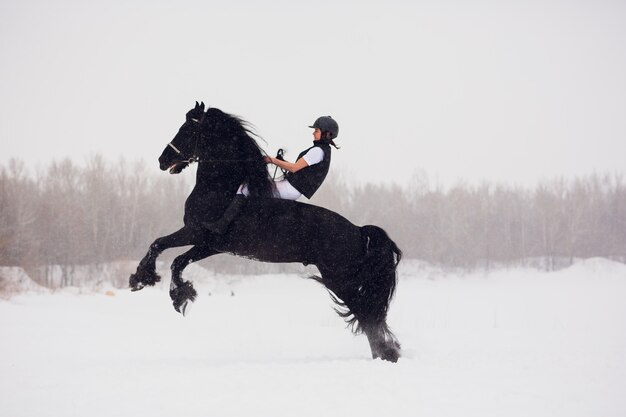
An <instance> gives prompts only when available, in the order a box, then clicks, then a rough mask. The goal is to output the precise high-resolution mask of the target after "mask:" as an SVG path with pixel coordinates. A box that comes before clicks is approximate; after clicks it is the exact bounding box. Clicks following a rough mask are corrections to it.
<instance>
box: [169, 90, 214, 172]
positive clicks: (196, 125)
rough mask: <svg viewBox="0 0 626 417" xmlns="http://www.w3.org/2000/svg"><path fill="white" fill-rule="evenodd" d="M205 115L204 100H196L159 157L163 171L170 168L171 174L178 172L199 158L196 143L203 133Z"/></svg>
mask: <svg viewBox="0 0 626 417" xmlns="http://www.w3.org/2000/svg"><path fill="white" fill-rule="evenodd" d="M204 115H205V113H204V102H202V103H201V104H199V103H198V102H197V101H196V106H195V107H194V108H193V109H191V110H189V111H188V112H187V114H186V115H185V122H184V123H183V124H182V126H181V127H180V129H178V133H176V135H175V136H174V139H172V140H171V142H170V143H168V144H167V146H166V147H165V149H164V150H163V152H162V153H161V156H160V157H159V166H160V168H161V170H162V171H165V170H166V169H169V171H170V174H178V173H180V172H181V171H182V170H183V169H185V168H186V167H187V166H188V165H189V164H190V163H191V162H193V161H194V159H195V158H197V156H196V155H195V153H196V143H197V141H198V140H199V139H200V136H201V135H202V130H203V124H204Z"/></svg>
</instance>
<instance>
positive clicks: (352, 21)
mask: <svg viewBox="0 0 626 417" xmlns="http://www.w3.org/2000/svg"><path fill="white" fill-rule="evenodd" d="M0 59H1V65H0V144H1V151H0V163H5V162H6V161H8V159H9V158H10V157H18V158H21V159H23V160H25V161H27V162H28V163H29V165H37V164H45V163H47V162H48V161H50V160H51V159H52V158H57V159H59V158H62V157H66V156H68V157H71V158H72V159H73V160H75V161H77V162H81V161H84V160H85V159H86V158H87V157H89V156H90V155H93V154H95V153H102V154H104V155H105V156H106V157H107V158H110V159H116V158H117V157H118V156H120V155H124V156H125V157H126V158H127V159H137V158H143V159H145V160H147V161H148V162H150V163H154V169H155V170H157V169H158V168H157V162H156V159H157V157H158V156H159V154H160V153H161V151H162V149H163V147H164V145H165V144H166V143H167V142H168V141H169V140H170V139H171V138H172V137H173V135H174V134H175V132H176V131H177V130H178V127H179V125H180V124H181V123H182V122H183V119H184V114H185V113H186V112H187V110H188V109H189V108H191V107H192V106H193V104H194V102H195V100H204V101H205V103H207V104H209V105H211V106H215V107H219V108H220V109H222V110H224V111H227V112H232V113H235V114H238V115H240V116H242V117H243V118H245V119H247V120H248V121H250V122H251V123H253V124H254V125H255V126H256V128H257V131H258V133H259V134H260V135H261V136H263V137H264V138H265V139H266V141H267V142H268V144H267V145H264V147H265V149H266V150H267V151H268V152H269V153H272V154H273V153H275V152H276V149H277V148H278V147H281V146H282V147H285V148H287V150H288V155H287V157H288V159H289V158H291V159H293V158H294V157H295V156H296V155H297V154H298V152H299V151H300V150H302V149H304V148H306V147H308V144H309V142H310V140H311V139H312V136H311V130H310V129H309V128H308V127H307V126H308V125H309V124H311V123H312V122H313V121H314V120H315V118H316V117H317V116H320V115H328V114H329V115H332V116H333V117H335V119H337V120H338V122H339V124H340V136H339V139H338V141H337V142H338V143H339V144H340V145H341V146H342V149H341V150H340V151H337V152H335V153H334V154H333V158H334V159H333V167H332V168H331V169H332V170H340V171H341V172H343V173H345V174H346V175H347V176H348V177H349V178H353V179H355V178H358V179H361V180H385V181H395V182H398V183H401V184H403V183H406V182H408V181H409V180H410V178H411V177H412V176H413V174H414V173H415V172H420V171H422V172H426V173H427V174H428V175H429V176H430V177H431V179H433V178H438V180H439V181H440V182H442V183H444V184H446V183H448V184H449V183H451V182H455V181H456V180H458V179H466V180H469V181H472V182H474V181H480V180H483V179H485V180H490V181H497V182H506V183H520V184H533V183H535V182H536V181H538V180H541V179H544V178H553V177H555V176H560V175H564V176H566V177H573V176H576V175H586V174H589V173H593V172H594V171H596V172H601V173H604V172H614V171H619V172H624V171H625V170H626V169H625V164H624V162H625V161H626V76H625V74H626V2H624V1H609V0H599V1H581V0H574V1H563V2H559V1H553V0H548V1H536V2H534V1H523V2H514V1H511V2H507V1H495V0H494V1H471V2H466V1H462V0H457V1H454V0H449V1H425V2H424V1H409V0H407V1H400V0H390V1H385V2H383V1H380V2H371V1H369V2H368V1H356V0H354V1H326V0H316V1H312V2H299V1H280V0H266V1H263V2H254V1H228V2H226V1H219V2H218V1H210V0H204V1H194V2H181V1H172V2H163V1H155V0H152V1H129V0H125V1H108V2H87V1H74V2H72V1H47V0H35V1H28V0H26V1H23V0H21V1H19V2H18V1H12V0H0ZM164 175H165V174H164Z"/></svg>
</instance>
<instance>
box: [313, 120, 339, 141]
mask: <svg viewBox="0 0 626 417" xmlns="http://www.w3.org/2000/svg"><path fill="white" fill-rule="evenodd" d="M309 127H310V128H313V129H319V130H321V131H322V132H328V133H329V137H328V139H330V140H332V139H335V138H336V137H337V135H339V125H338V124H337V122H336V121H335V120H334V119H333V118H332V117H330V116H322V117H318V118H317V120H316V121H315V123H313V126H309Z"/></svg>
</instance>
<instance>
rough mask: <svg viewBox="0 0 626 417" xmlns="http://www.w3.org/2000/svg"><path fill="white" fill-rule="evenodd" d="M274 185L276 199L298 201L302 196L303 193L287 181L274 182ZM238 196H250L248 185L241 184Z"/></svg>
mask: <svg viewBox="0 0 626 417" xmlns="http://www.w3.org/2000/svg"><path fill="white" fill-rule="evenodd" d="M272 185H273V190H272V191H273V193H274V197H276V198H281V199H283V200H297V199H298V198H300V196H301V195H302V193H301V192H300V191H298V190H296V189H295V188H294V186H293V185H291V184H290V183H289V181H287V180H286V179H282V180H280V181H274V183H273V184H272ZM237 194H243V195H245V196H246V197H247V196H249V195H250V192H249V191H248V186H247V185H246V184H241V185H240V186H239V189H238V190H237Z"/></svg>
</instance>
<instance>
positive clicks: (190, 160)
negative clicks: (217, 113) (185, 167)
mask: <svg viewBox="0 0 626 417" xmlns="http://www.w3.org/2000/svg"><path fill="white" fill-rule="evenodd" d="M205 118H206V113H203V114H202V117H201V118H200V119H193V118H189V120H191V121H192V122H194V123H196V124H197V125H198V126H202V123H203V122H204V119H205ZM194 135H195V136H196V144H195V147H194V151H193V153H192V154H191V156H190V157H189V158H188V159H181V160H180V161H178V163H186V164H192V163H194V162H197V163H200V162H213V163H215V162H250V161H253V160H250V159H200V158H198V156H197V153H198V141H199V140H200V137H201V136H202V133H201V132H200V130H199V129H198V131H196V132H194ZM167 146H169V147H170V148H172V149H173V150H174V152H176V153H177V154H178V155H182V151H181V150H180V149H178V148H177V147H176V145H174V144H173V143H172V142H169V143H168V144H167Z"/></svg>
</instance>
